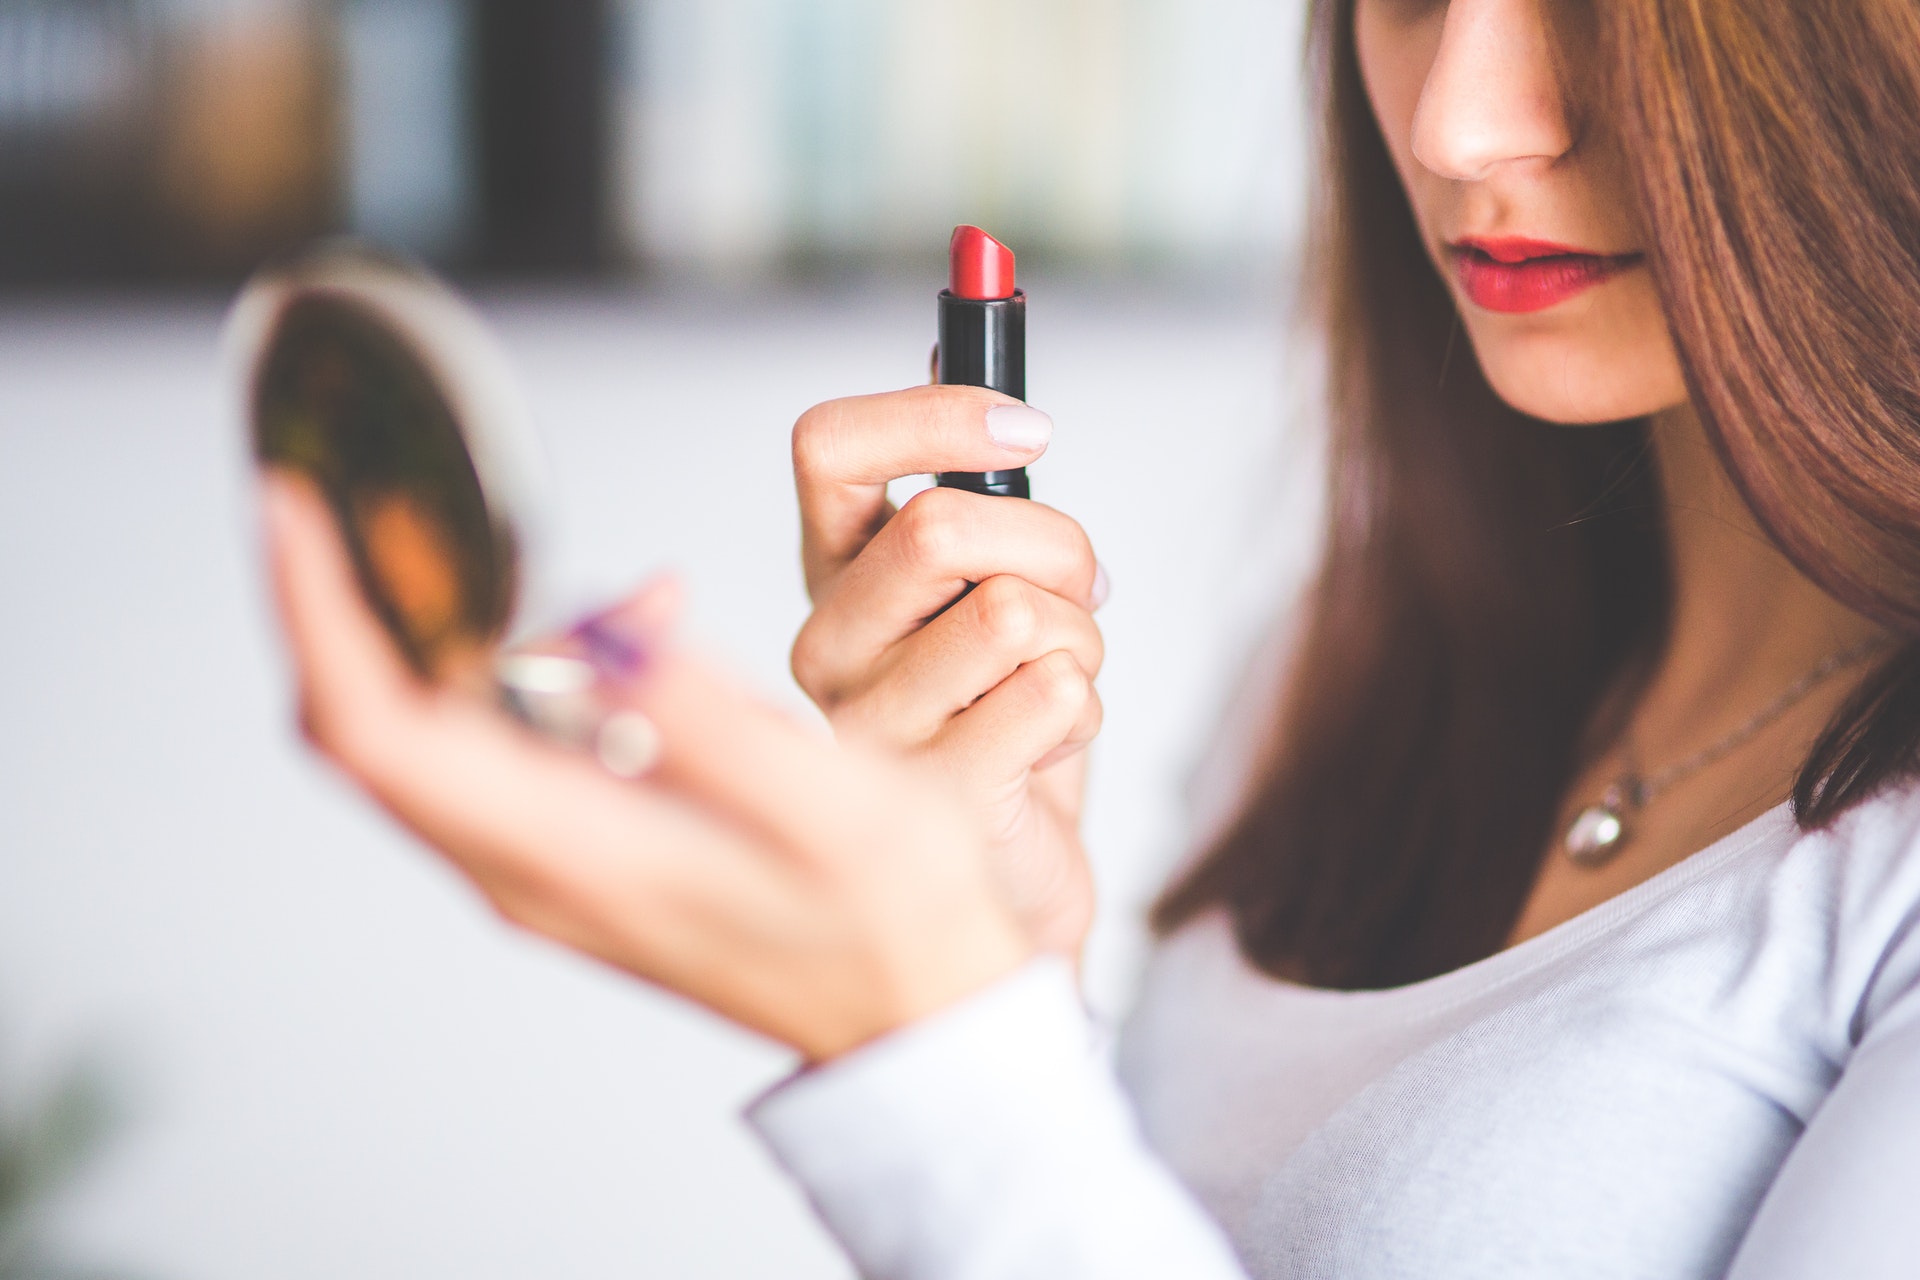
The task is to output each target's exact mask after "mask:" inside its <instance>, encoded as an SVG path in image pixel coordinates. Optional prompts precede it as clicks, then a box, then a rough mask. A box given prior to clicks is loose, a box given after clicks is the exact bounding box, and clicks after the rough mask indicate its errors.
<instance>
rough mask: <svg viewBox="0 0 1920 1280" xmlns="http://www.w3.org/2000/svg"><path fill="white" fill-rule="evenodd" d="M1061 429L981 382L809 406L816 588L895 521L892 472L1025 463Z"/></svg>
mask: <svg viewBox="0 0 1920 1280" xmlns="http://www.w3.org/2000/svg"><path fill="white" fill-rule="evenodd" d="M1051 435H1052V423H1051V421H1050V420H1049V419H1048V418H1047V416H1046V415H1045V414H1044V413H1041V412H1040V411H1039V410H1037V409H1032V408H1029V407H1027V406H1026V405H1023V404H1021V403H1020V402H1019V401H1017V400H1013V399H1011V398H1010V397H1007V396H1003V395H1001V394H999V393H998V392H995V391H988V390H986V389H984V388H981V387H945V386H932V387H910V388H908V389H907V390H905V391H892V392H887V393H884V394H881V395H872V396H855V397H852V398H849V399H844V400H830V401H827V402H826V403H825V404H820V405H815V406H814V407H813V408H811V409H809V410H807V412H806V413H804V414H802V415H801V417H800V420H799V422H797V423H795V424H794V428H793V473H794V482H795V484H796V486H797V487H798V489H799V495H800V528H801V548H802V559H803V561H804V563H805V567H806V575H807V589H808V590H809V591H811V592H818V591H820V590H822V589H823V588H824V587H825V585H826V584H827V583H829V582H831V581H832V580H833V578H834V576H835V575H836V574H837V573H838V572H839V570H840V568H841V567H842V566H844V565H845V564H847V563H848V562H849V561H851V560H852V559H853V557H854V556H855V555H857V554H858V553H859V551H860V548H861V547H862V546H864V545H865V544H866V542H867V539H869V538H870V537H872V536H873V533H874V530H876V529H877V528H879V527H880V525H881V524H883V523H884V522H885V521H886V518H887V515H888V509H887V491H886V486H887V482H888V481H889V480H895V479H898V478H900V477H901V476H912V475H926V474H930V473H933V472H938V471H999V470H1005V469H1009V468H1013V467H1022V466H1025V465H1027V464H1028V463H1030V462H1032V461H1033V460H1034V459H1036V458H1038V457H1039V456H1040V455H1041V454H1042V453H1044V452H1045V451H1046V447H1047V441H1048V439H1049V438H1050V437H1051Z"/></svg>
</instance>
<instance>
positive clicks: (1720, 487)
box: [1645, 406, 1880, 719]
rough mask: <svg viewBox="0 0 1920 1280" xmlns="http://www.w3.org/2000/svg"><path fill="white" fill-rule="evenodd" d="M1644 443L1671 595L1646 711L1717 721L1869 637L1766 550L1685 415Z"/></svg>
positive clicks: (1702, 434) (1865, 626)
mask: <svg viewBox="0 0 1920 1280" xmlns="http://www.w3.org/2000/svg"><path fill="white" fill-rule="evenodd" d="M1653 440H1654V449H1655V455H1656V457H1657V459H1658V462H1659V467H1660V482H1661V489H1662V493H1663V497H1664V501H1665V511H1666V522H1667V530H1668V546H1669V555H1670V566H1671V572H1672V579H1673V592H1674V595H1673V615H1672V624H1671V628H1670V630H1669V633H1668V635H1669V638H1668V643H1667V647H1666V650H1665V652H1664V654H1663V655H1662V658H1661V660H1660V663H1659V665H1658V667H1657V668H1656V671H1655V675H1654V679H1653V683H1652V685H1651V686H1650V687H1649V688H1648V690H1647V694H1646V699H1645V701H1646V704H1647V709H1648V710H1650V711H1652V710H1655V709H1656V708H1657V709H1659V710H1660V711H1661V712H1664V715H1662V716H1661V717H1660V718H1665V715H1673V716H1678V717H1682V718H1687V719H1693V718H1695V717H1704V718H1709V719H1712V718H1720V717H1714V716H1711V715H1710V714H1709V711H1710V709H1711V708H1713V707H1722V708H1726V707H1731V708H1735V709H1738V708H1743V707H1745V708H1750V707H1752V706H1755V705H1760V704H1762V703H1764V702H1765V701H1766V699H1767V697H1768V696H1769V694H1770V692H1772V691H1777V690H1778V689H1780V688H1782V687H1785V686H1786V685H1788V684H1790V683H1791V682H1792V681H1793V680H1795V679H1797V678H1798V677H1799V676H1800V675H1802V674H1803V673H1805V672H1806V671H1808V670H1810V669H1812V668H1813V667H1814V666H1816V665H1817V664H1818V663H1819V662H1820V661H1821V660H1822V659H1824V658H1826V657H1828V656H1829V655H1831V654H1833V653H1835V652H1838V651H1840V650H1842V649H1845V648H1847V647H1849V646H1851V645H1856V644H1860V643H1862V642H1864V641H1866V640H1869V639H1870V638H1871V637H1873V636H1874V635H1876V634H1877V633H1878V632H1879V630H1880V628H1879V627H1878V626H1877V625H1876V624H1874V623H1872V622H1870V621H1868V620H1867V619H1865V618H1863V617H1861V616H1860V615H1859V614H1857V613H1854V612H1853V611H1852V610H1850V609H1847V608H1846V607H1845V606H1843V605H1841V604H1839V603H1838V602H1837V601H1835V600H1834V599H1833V598H1832V597H1831V596H1829V595H1827V594H1826V592H1824V591H1822V590H1821V589H1820V588H1819V587H1818V586H1816V585H1815V584H1814V583H1813V581H1812V580H1811V579H1809V578H1808V577H1807V576H1806V575H1805V574H1803V573H1801V572H1800V570H1799V569H1797V568H1796V567H1794V565H1793V564H1792V563H1791V562H1790V561H1788V560H1787V558H1786V557H1785V556H1783V555H1781V554H1780V552H1779V551H1777V550H1776V549H1775V548H1774V546H1773V544H1772V542H1770V541H1769V540H1768V538H1767V536H1766V534H1765V533H1764V532H1762V530H1761V528H1760V526H1759V524H1758V522H1757V521H1755V519H1754V517H1753V514H1752V512H1751V511H1749V510H1748V509H1747V505H1746V502H1745V501H1744V500H1743V499H1742V498H1741V497H1740V494H1739V491H1738V490H1737V489H1735V487H1734V485H1733V481H1732V480H1731V479H1730V478H1729V477H1728V475H1727V473H1726V470H1725V468H1724V467H1722V466H1721V464H1720V459H1719V456H1718V454H1717V453H1716V452H1715V451H1714V448H1713V446H1712V444H1711V442H1710V441H1709V440H1708V439H1707V435H1706V431H1705V429H1704V428H1703V427H1702V426H1701V423H1700V419H1699V417H1698V416H1697V415H1696V414H1695V413H1694V412H1693V410H1692V409H1691V407H1685V406H1683V407H1681V408H1677V409H1672V410H1668V411H1666V412H1664V413H1661V414H1659V415H1656V416H1655V418H1654V420H1653ZM1838 683H1847V682H1838ZM1724 714H1725V713H1724V711H1723V712H1722V716H1724Z"/></svg>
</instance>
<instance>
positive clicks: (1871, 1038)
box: [751, 789, 1920, 1280]
mask: <svg viewBox="0 0 1920 1280" xmlns="http://www.w3.org/2000/svg"><path fill="white" fill-rule="evenodd" d="M1916 845H1920V789H1909V790H1907V791H1904V792H1896V793H1892V794H1889V795H1887V796H1885V797H1882V798H1881V799H1879V800H1876V801H1874V802H1872V803H1870V804H1868V805H1865V806H1862V807H1861V808H1859V809H1856V810H1855V811H1853V812H1852V813H1850V814H1848V815H1847V816H1846V817H1845V818H1843V819H1842V820H1841V822H1840V823H1838V824H1837V825H1836V826H1835V827H1834V828H1833V829H1831V830H1829V831H1826V832H1815V833H1811V834H1803V833H1801V832H1799V831H1798V830H1797V829H1796V828H1795V826H1794V824H1793V822H1792V820H1791V818H1790V817H1789V815H1788V814H1787V812H1786V809H1785V807H1784V806H1783V807H1781V808H1779V809H1776V810H1773V811H1771V812H1769V813H1767V814H1766V815H1764V816H1762V817H1761V818H1759V819H1756V820H1755V821H1754V822H1752V823H1750V824H1749V825H1748V826H1746V827H1744V828H1742V829H1741V830H1739V831H1737V832H1735V833H1734V834H1732V835H1730V836H1728V837H1727V838H1725V839H1723V840H1721V841H1719V842H1717V843H1716V844H1714V845H1712V846H1710V847H1709V848H1707V849H1705V850H1703V851H1701V852H1699V853H1697V854H1695V855H1694V856H1693V857H1691V858H1689V859H1687V860H1686V861H1684V862H1682V863H1680V864H1679V865H1677V866H1674V867H1672V868H1670V869H1668V870H1667V871H1665V872H1663V873H1661V874H1660V875H1657V876H1655V877H1654V878H1653V879H1651V880H1648V881H1647V882H1645V883H1644V884H1641V885H1639V886H1638V887H1636V888H1634V889H1631V890H1629V891H1628V892H1626V893H1624V894H1622V895H1620V896H1619V897H1617V898H1614V899H1612V900H1611V901H1609V902H1606V903H1604V904H1602V905H1601V906H1599V907H1596V908H1595V909H1593V910H1591V911H1588V912H1586V913H1585V914H1583V915H1581V916H1579V917H1577V918H1575V919H1573V920H1570V921H1567V922H1566V923H1564V924H1562V925H1560V926H1559V927H1557V928H1555V929H1552V930H1549V931H1548V932H1546V933H1544V934H1541V935H1539V936H1538V937H1535V938H1532V939H1529V940H1528V941H1526V942H1523V943H1521V944H1519V945H1518V946H1515V947H1512V948H1510V949H1508V950H1506V951H1502V952H1500V953H1498V954H1496V955H1494V956H1491V957H1489V958H1488V959H1485V960H1482V961H1480V962H1478V963H1476V964H1471V965H1468V966H1466V967H1465V968H1462V969H1459V970H1456V971H1454V972H1451V973H1447V974H1443V975H1441V976H1439V977H1436V978H1433V979H1430V980H1428V981H1424V982H1418V983H1414V984H1412V985H1410V986H1405V987H1399V988H1394V989H1391V990H1385V991H1368V992H1336V991H1326V990H1318V989H1312V988H1306V987H1301V986H1296V985H1292V984H1288V983H1285V982H1279V981H1276V980H1274V979H1272V978H1270V977H1267V976H1266V975H1264V974H1261V973H1259V972H1257V971H1255V970H1253V969H1251V968H1250V967H1248V966H1247V965H1246V964H1245V963H1244V962H1243V961H1242V960H1241V959H1240V957H1239V955H1238V953H1237V951H1236V949H1235V947H1234V944H1233V940H1232V936H1231V933H1230V931H1229V930H1228V929H1227V927H1226V926H1225V924H1224V923H1223V922H1222V921H1220V920H1219V919H1210V920H1204V921H1202V922H1200V923H1198V924H1196V925H1194V926H1193V927H1190V928H1188V929H1187V930H1185V931H1183V932H1181V933H1180V934H1178V935H1176V936H1175V937H1174V938H1172V939H1170V940H1169V941H1168V942H1167V943H1166V944H1165V945H1164V946H1163V948H1162V950H1161V952H1160V954H1159V955H1158V957H1157V959H1156V960H1155V962H1154V963H1153V964H1152V966H1151V967H1150V969H1149V972H1148V975H1147V979H1146V982H1145V985H1144V988H1143V994H1142V998H1141V1001H1140V1004H1139V1006H1138V1008H1137V1009H1136V1011H1135V1013H1134V1014H1133V1016H1132V1018H1131V1019H1130V1021H1129V1023H1128V1025H1127V1027H1126V1029H1125V1031H1124V1034H1123V1036H1122V1038H1121V1041H1120V1045H1119V1052H1118V1055H1117V1064H1118V1065H1117V1071H1116V1069H1115V1066H1114V1064H1113V1063H1112V1062H1111V1061H1110V1060H1109V1058H1108V1057H1107V1056H1106V1055H1104V1054H1102V1053H1101V1052H1100V1051H1099V1050H1098V1049H1097V1047H1096V1035H1095V1032H1094V1029H1093V1028H1092V1027H1091V1026H1090V1024H1089V1022H1088V1019H1087V1016H1086V1014H1085V1013H1084V1011H1083V1009H1082V1006H1081V1003H1080V1001H1079V999H1078V993H1077V992H1076V990H1075V988H1074V984H1073V981H1072V978H1071V975H1070V973H1069V971H1068V969H1067V968H1066V966H1065V965H1064V964H1063V963H1061V962H1059V961H1055V960H1041V961H1036V962H1034V963H1033V964H1032V965H1031V966H1029V967H1028V968H1027V969H1025V970H1023V971H1022V972H1020V973H1018V974H1016V975H1015V976H1013V977H1011V978H1009V979H1007V980H1005V981H1003V982H1001V983H999V984H997V985H996V986H994V987H993V988H990V989H989V990H987V991H984V992H981V993H980V994H978V995H977V996H975V997H973V998H972V999H969V1000H967V1001H966V1002H964V1003H962V1004H961V1005H959V1006H957V1007H955V1008H952V1009H950V1010H947V1011H945V1012H943V1013H941V1014H939V1015H937V1016H935V1017H933V1018H930V1019H928V1020H926V1021H925V1022H923V1023H920V1024H917V1025H914V1026H912V1027H908V1028H905V1029H903V1030H901V1031H899V1032H896V1033H895V1034H893V1035H891V1036H888V1037H886V1038H884V1039H882V1040H880V1041H878V1042H876V1043H874V1044H871V1045H868V1046H866V1047H864V1048H862V1049H860V1050H858V1051H856V1052H854V1053H852V1054H850V1055H848V1056H847V1057H845V1058H843V1059H840V1060H838V1061H836V1062H835V1063H833V1064H831V1065H829V1066H827V1067H825V1068H823V1069H819V1070H815V1071H812V1072H808V1073H805V1074H803V1075H801V1076H798V1077H796V1078H795V1079H793V1080H791V1081H789V1082H787V1083H786V1084H784V1085H782V1086H780V1087H779V1088H777V1089H776V1090H774V1091H773V1092H772V1093H771V1094H769V1095H768V1096H767V1097H766V1098H764V1099H763V1100H761V1101H760V1102H759V1103H758V1104H757V1105H756V1106H755V1108H754V1109H753V1111H752V1113H751V1119H752V1122H753V1123H754V1125H755V1126H756V1127H757V1128H758V1130H759V1132H760V1133H761V1135H762V1136H763V1138H764V1140H765V1141H766V1142H767V1143H768V1144H769V1145H770V1147H771V1148H772V1150H773V1151H774V1153H775V1154H776V1156H777V1157H778V1158H779V1159H780V1160H781V1161H782V1162H783V1163H784V1165H785V1166H786V1168H787V1169H789V1170H790V1171H791V1172H792V1174H793V1175H794V1176H795V1177H796V1178H798V1179H799V1181H800V1182H801V1183H802V1185H803V1186H804V1187H805V1189H806V1190H807V1192H808V1193H809V1195H810V1196H811V1197H812V1199H813V1201H814V1203H815V1205H816V1207H817V1208H818V1211H819V1213H820V1214H821V1216H822V1218H823V1219H824V1220H825V1221H826V1223H827V1224H828V1226H829V1227H830V1229H831V1230H833V1231H834V1232H835V1234H836V1235H837V1236H838V1238H839V1239H840V1240H841V1241H842V1242H843V1244H844V1245H845V1247H846V1249H847V1250H848V1252H849V1253H850V1254H851V1255H852V1257H853V1259H854V1261H855V1262H856V1264H857V1265H858V1266H859V1268H860V1269H861V1271H862V1273H863V1274H866V1275H869V1276H874V1277H886V1278H893V1277H899V1278H901V1280H907V1278H912V1280H1014V1278H1015V1277H1020V1278H1022V1280H1029V1278H1031V1280H1038V1278H1040V1277H1046V1278H1047V1280H1093V1278H1094V1277H1100V1278H1101V1280H1115V1278H1120V1277H1149V1276H1151V1277H1181V1278H1182V1280H1242V1278H1244V1277H1249V1276H1253V1277H1281V1276H1285V1277H1336V1276H1338V1277H1361V1276H1364V1277H1392V1276H1409V1277H1412V1276H1418V1277H1428V1278H1432V1277H1438V1278H1440V1280H1450V1278H1453V1277H1458V1278H1460V1280H1467V1278H1468V1277H1472V1278H1473V1280H1489V1278H1498V1277H1521V1276H1526V1277H1544V1276H1552V1277H1556V1278H1558V1280H1577V1278H1579V1277H1627V1276H1634V1277H1640V1276H1645V1277H1666V1278H1669V1280H1687V1278H1691V1277H1706V1276H1720V1275H1731V1276H1733V1277H1735V1278H1736V1280H1815V1278H1819V1280H1826V1278H1828V1277H1836V1278H1838V1277H1844V1278H1846V1280H1873V1278H1876V1277H1895V1276H1898V1277H1915V1276H1920V848H1916Z"/></svg>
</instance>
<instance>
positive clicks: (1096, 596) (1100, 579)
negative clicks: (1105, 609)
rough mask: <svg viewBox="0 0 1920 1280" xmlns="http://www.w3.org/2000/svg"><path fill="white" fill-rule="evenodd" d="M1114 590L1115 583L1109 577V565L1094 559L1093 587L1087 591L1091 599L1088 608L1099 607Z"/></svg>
mask: <svg viewBox="0 0 1920 1280" xmlns="http://www.w3.org/2000/svg"><path fill="white" fill-rule="evenodd" d="M1112 592H1113V583H1112V582H1110V581H1108V579H1107V566H1105V565H1103V564H1101V563H1100V562H1099V561H1098V560H1096V561H1094V563H1093V587H1092V589H1091V590H1089V591H1088V592H1087V598H1088V600H1089V603H1088V605H1087V608H1089V609H1098V608H1099V607H1100V606H1101V605H1103V604H1105V603H1106V602H1107V597H1108V596H1109V595H1111V594H1112Z"/></svg>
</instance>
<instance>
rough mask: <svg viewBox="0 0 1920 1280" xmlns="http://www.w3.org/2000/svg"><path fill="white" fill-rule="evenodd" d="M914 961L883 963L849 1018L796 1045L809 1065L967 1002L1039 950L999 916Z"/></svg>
mask: <svg viewBox="0 0 1920 1280" xmlns="http://www.w3.org/2000/svg"><path fill="white" fill-rule="evenodd" d="M913 950H914V955H913V957H912V958H911V959H910V960H906V961H904V962H900V963H896V964H891V965H888V964H882V965H880V966H877V967H876V970H875V971H874V973H875V975H876V978H877V980H874V981H871V982H869V983H866V984H864V985H865V986H866V987H867V990H868V993H869V998H867V999H863V1000H859V1001H856V1002H852V1005H853V1007H852V1009H850V1010H849V1016H846V1017H843V1018H836V1019H832V1020H830V1021H827V1020H823V1021H822V1023H821V1024H820V1025H819V1027H818V1029H817V1034H814V1035H810V1036H809V1037H807V1042H806V1043H800V1044H796V1045H795V1046H794V1047H795V1048H796V1049H798V1050H799V1051H800V1054H801V1056H802V1057H803V1058H804V1059H805V1060H806V1063H807V1065H808V1066H810V1067H811V1066H818V1065H822V1064H825V1063H828V1062H831V1061H833V1060H834V1059H835V1058H838V1057H840V1056H842V1055H843V1054H847V1053H850V1052H852V1051H853V1050H855V1049H858V1048H860V1047H862V1046H864V1045H866V1044H869V1043H871V1042H873V1041H875V1040H879V1039H881V1038H882V1037H884V1036H887V1035H889V1034H891V1033H893V1032H895V1031H899V1030H901V1029H903V1028H905V1027H909V1026H911V1025H913V1024H915V1023H918V1022H921V1021H923V1020H924V1019H927V1018H930V1017H933V1016H934V1015H936V1014H938V1013H941V1012H943V1011H944V1010H946V1009H948V1008H951V1007H952V1006H954V1005H957V1004H959V1003H961V1002H962V1001H964V1000H966V999H968V998H969V997H971V996H974V995H976V994H978V993H979V992H981V991H984V990H985V989H987V988H988V987H990V986H993V985H994V984H995V983H997V982H1000V981H1002V980H1004V979H1006V978H1007V977H1009V976H1010V975H1012V974H1014V973H1016V972H1018V971H1019V970H1020V969H1022V968H1024V967H1025V966H1026V965H1027V963H1028V962H1029V961H1031V960H1032V959H1033V957H1034V956H1035V954H1037V953H1036V949H1035V947H1034V945H1033V942H1032V941H1031V939H1029V938H1028V937H1027V936H1026V934H1025V933H1024V932H1023V931H1022V930H1021V929H1020V927H1019V926H1018V925H1017V924H1016V923H1015V922H1014V921H1013V920H1012V919H1011V918H1007V917H1003V916H1000V915H999V914H998V913H995V914H994V915H992V916H989V917H986V918H984V919H981V920H980V921H978V922H977V924H976V925H975V926H974V927H972V928H970V929H968V930H966V931H965V935H964V936H962V937H954V936H952V935H948V936H947V937H946V939H945V940H944V942H943V944H942V945H937V946H932V947H927V946H924V945H922V946H916V947H915V948H914V949H913Z"/></svg>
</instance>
